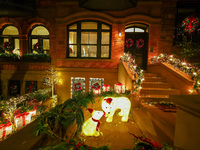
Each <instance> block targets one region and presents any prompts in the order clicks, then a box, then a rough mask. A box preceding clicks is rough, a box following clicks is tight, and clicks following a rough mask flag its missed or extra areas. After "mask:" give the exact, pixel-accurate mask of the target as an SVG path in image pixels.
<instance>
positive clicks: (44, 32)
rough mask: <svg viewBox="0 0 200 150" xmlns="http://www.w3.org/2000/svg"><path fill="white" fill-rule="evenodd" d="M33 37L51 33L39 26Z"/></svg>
mask: <svg viewBox="0 0 200 150" xmlns="http://www.w3.org/2000/svg"><path fill="white" fill-rule="evenodd" d="M31 35H49V31H48V30H47V29H46V28H45V27H43V26H37V27H35V28H34V29H33V31H32V32H31Z"/></svg>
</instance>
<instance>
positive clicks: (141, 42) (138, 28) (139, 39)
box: [124, 24, 149, 70]
mask: <svg viewBox="0 0 200 150" xmlns="http://www.w3.org/2000/svg"><path fill="white" fill-rule="evenodd" d="M148 31H149V26H148V25H145V24H129V25H126V26H125V48H124V52H126V53H130V54H132V55H134V56H135V62H136V64H137V65H138V66H139V67H141V68H142V69H144V70H146V69H147V59H148V37H149V33H148Z"/></svg>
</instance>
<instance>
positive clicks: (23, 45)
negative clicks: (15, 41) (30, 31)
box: [19, 34, 28, 55]
mask: <svg viewBox="0 0 200 150" xmlns="http://www.w3.org/2000/svg"><path fill="white" fill-rule="evenodd" d="M19 42H20V44H19V45H20V52H21V54H22V55H23V54H27V53H28V37H27V35H22V34H20V35H19Z"/></svg>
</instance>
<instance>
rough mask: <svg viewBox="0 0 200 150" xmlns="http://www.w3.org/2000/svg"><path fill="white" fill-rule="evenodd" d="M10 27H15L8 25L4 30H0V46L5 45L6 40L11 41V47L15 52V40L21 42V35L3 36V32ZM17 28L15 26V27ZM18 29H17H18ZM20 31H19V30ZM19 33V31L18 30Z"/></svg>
mask: <svg viewBox="0 0 200 150" xmlns="http://www.w3.org/2000/svg"><path fill="white" fill-rule="evenodd" d="M9 26H14V25H12V24H7V25H4V26H3V28H2V29H0V44H3V43H4V39H8V40H11V41H10V42H11V45H12V46H13V50H14V49H15V39H18V40H19V34H18V35H2V34H3V31H4V29H5V28H7V27H9ZM14 27H15V26H14ZM16 28H17V27H16ZM17 30H18V29H17ZM18 32H19V30H18ZM19 50H20V41H19Z"/></svg>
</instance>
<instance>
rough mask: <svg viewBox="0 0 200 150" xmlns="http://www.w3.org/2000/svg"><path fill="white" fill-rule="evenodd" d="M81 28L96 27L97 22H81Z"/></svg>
mask: <svg viewBox="0 0 200 150" xmlns="http://www.w3.org/2000/svg"><path fill="white" fill-rule="evenodd" d="M81 29H97V22H82V23H81Z"/></svg>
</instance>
